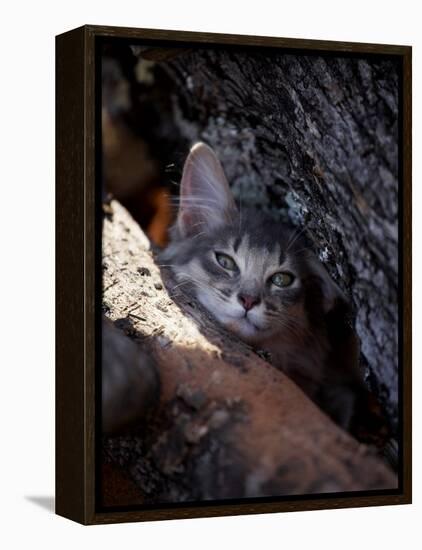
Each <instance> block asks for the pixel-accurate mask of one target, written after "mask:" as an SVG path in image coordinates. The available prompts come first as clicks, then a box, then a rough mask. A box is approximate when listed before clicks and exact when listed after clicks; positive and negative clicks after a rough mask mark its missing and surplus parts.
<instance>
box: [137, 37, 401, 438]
mask: <svg viewBox="0 0 422 550" xmlns="http://www.w3.org/2000/svg"><path fill="white" fill-rule="evenodd" d="M133 51H134V54H135V55H136V56H138V58H139V59H141V60H142V59H148V61H147V63H151V60H155V61H157V63H156V65H155V68H154V75H155V83H154V84H150V85H149V90H150V93H149V95H148V94H145V95H146V96H148V97H150V98H153V101H151V102H150V103H148V109H151V110H153V109H155V110H156V112H155V119H154V120H155V124H154V125H153V126H151V127H150V128H149V129H148V132H149V133H150V134H151V135H150V138H151V136H155V139H156V140H157V139H158V142H159V143H160V144H161V145H160V146H161V147H162V148H163V149H165V151H166V155H167V156H166V161H167V162H174V161H176V163H177V164H178V165H179V166H180V167H181V165H182V162H183V160H184V157H185V153H186V151H184V152H183V154H182V153H181V151H182V149H184V144H188V145H189V144H192V143H193V142H195V141H197V140H203V141H205V142H207V143H208V144H209V145H211V146H212V147H213V148H214V149H215V150H216V152H217V154H218V155H219V157H220V159H221V161H222V164H223V166H224V169H225V171H226V173H227V175H228V179H229V182H230V184H231V187H232V189H233V191H234V193H235V194H236V196H237V197H238V198H239V200H241V201H242V202H244V203H246V202H247V203H249V204H251V203H252V204H256V205H257V206H258V207H260V208H263V209H266V210H268V211H270V212H271V213H272V214H274V215H275V216H277V218H278V219H280V220H290V221H292V222H293V223H294V224H296V225H297V226H298V227H302V228H304V233H305V234H306V235H307V236H308V238H309V239H310V241H311V243H312V244H313V246H314V248H315V250H316V251H317V253H318V254H319V257H320V259H321V260H322V261H323V262H324V263H325V264H326V266H327V269H328V271H329V272H330V273H331V275H332V277H333V278H334V279H335V280H336V281H337V282H338V284H339V285H340V286H341V288H342V289H343V290H344V291H345V292H346V294H347V295H348V296H349V297H350V299H351V302H352V304H353V306H354V311H355V319H356V330H357V333H358V335H359V337H360V341H361V349H362V361H363V363H364V365H365V367H366V370H367V375H368V383H369V384H370V386H371V387H372V389H373V391H374V392H375V393H376V394H377V396H378V397H379V399H380V400H381V402H382V403H383V406H384V408H385V410H386V413H387V414H388V417H389V419H390V422H391V424H392V426H393V429H394V430H396V429H397V420H398V412H397V407H398V283H397V279H398V170H399V155H398V128H399V107H398V105H399V85H398V82H399V73H400V67H399V64H398V61H396V60H394V58H387V57H384V58H380V57H369V56H367V57H358V56H353V57H352V56H350V57H341V56H337V55H336V56H334V55H330V54H328V55H325V56H319V55H309V54H307V55H302V54H298V55H296V54H295V55H292V54H285V53H282V52H280V51H279V50H275V49H266V50H265V51H263V50H262V49H261V50H257V49H253V48H249V49H247V50H246V49H243V50H241V49H235V48H230V47H225V48H214V47H213V48H202V49H197V48H195V50H191V51H186V50H178V49H173V50H163V49H161V48H158V49H156V50H154V49H145V48H136V49H134V50H133ZM163 75H164V76H165V78H164V77H163ZM163 82H164V83H165V87H166V93H167V95H168V96H170V97H171V106H170V107H169V106H168V104H167V103H165V102H164V103H163V102H162V97H163V95H164V96H165V94H164V92H163V87H164V84H163ZM147 88H148V86H147ZM151 90H153V91H151ZM159 90H161V96H160V94H159ZM160 98H161V99H160ZM160 113H161V114H160ZM151 139H153V138H151ZM172 139H173V141H174V144H173V150H172V146H171V145H169V142H170V141H171V140H172ZM160 146H159V147H160ZM159 147H158V148H159Z"/></svg>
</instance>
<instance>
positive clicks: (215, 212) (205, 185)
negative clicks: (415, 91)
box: [177, 142, 236, 237]
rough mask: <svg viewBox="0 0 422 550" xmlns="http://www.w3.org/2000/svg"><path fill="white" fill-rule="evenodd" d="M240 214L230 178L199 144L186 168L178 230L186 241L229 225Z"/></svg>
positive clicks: (205, 146)
mask: <svg viewBox="0 0 422 550" xmlns="http://www.w3.org/2000/svg"><path fill="white" fill-rule="evenodd" d="M235 214H236V205H235V202H234V199H233V195H232V193H231V191H230V188H229V184H228V183H227V179H226V176H225V174H224V171H223V167H222V166H221V163H220V161H219V160H218V158H217V156H216V154H215V153H214V151H213V150H212V149H211V147H209V146H208V145H205V143H201V142H200V143H196V144H195V145H194V146H193V147H192V149H191V150H190V152H189V155H188V157H187V159H186V162H185V165H184V167H183V175H182V181H181V184H180V204H179V212H178V216H177V227H178V230H179V232H180V234H181V236H182V237H187V236H191V235H195V234H198V233H200V232H203V231H206V230H207V229H213V228H216V227H218V225H222V224H225V223H230V221H231V220H232V219H233V217H234V216H235Z"/></svg>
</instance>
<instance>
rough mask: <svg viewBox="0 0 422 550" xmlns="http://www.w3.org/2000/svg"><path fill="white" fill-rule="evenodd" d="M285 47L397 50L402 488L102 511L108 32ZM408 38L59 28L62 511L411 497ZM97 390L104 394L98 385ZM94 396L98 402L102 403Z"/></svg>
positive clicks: (84, 514) (270, 507) (197, 512)
mask: <svg viewBox="0 0 422 550" xmlns="http://www.w3.org/2000/svg"><path fill="white" fill-rule="evenodd" d="M105 38H107V39H126V40H127V39H131V40H135V41H136V40H137V41H139V40H147V41H148V42H154V41H156V42H157V43H162V42H163V41H171V42H180V43H189V44H190V45H191V47H195V46H200V45H201V44H215V45H237V46H254V47H263V48H264V47H265V48H283V49H284V50H287V51H292V52H298V51H301V52H311V51H312V52H334V53H339V54H340V53H345V54H355V53H359V54H380V55H389V56H395V57H396V58H397V59H399V60H400V63H401V66H402V71H401V77H402V82H401V94H402V97H401V101H402V110H401V113H402V117H401V119H402V120H401V138H400V140H399V143H400V148H401V155H402V162H401V183H402V185H401V189H400V194H401V195H400V196H401V206H402V210H401V211H402V214H401V219H400V224H401V229H402V248H401V250H400V256H401V270H402V271H401V272H402V288H401V299H402V311H403V318H402V333H401V335H400V336H401V343H402V373H401V387H400V392H401V398H402V399H401V402H402V409H401V421H402V442H401V443H402V445H401V447H402V460H401V464H400V486H399V489H398V490H397V491H392V492H387V493H386V492H376V493H374V494H365V495H353V494H349V495H342V496H330V497H326V498H324V497H319V498H314V497H307V496H306V497H303V498H290V499H277V500H274V499H267V501H265V499H260V500H259V501H253V502H251V501H245V502H239V503H218V504H216V503H212V504H207V503H206V502H201V503H200V504H197V505H183V504H180V505H178V506H161V507H155V508H154V509H152V508H151V509H137V510H135V509H132V510H124V511H119V510H117V511H116V510H113V511H100V510H99V509H98V506H97V502H96V494H97V493H96V483H97V481H96V479H97V477H98V476H97V471H96V453H97V452H98V448H97V440H96V431H97V427H98V426H97V424H98V416H99V408H98V399H97V400H96V394H97V393H98V392H96V387H97V386H96V369H95V365H96V361H97V359H98V357H96V354H97V353H98V343H99V325H98V319H99V316H98V311H97V310H98V303H97V297H98V292H99V288H100V285H101V283H100V281H101V265H100V262H99V261H98V260H99V259H101V257H100V256H101V249H99V246H98V240H99V238H100V235H101V233H100V232H101V216H100V203H101V197H100V191H99V186H98V185H97V184H96V177H97V176H98V174H96V167H97V166H98V165H99V151H98V141H99V136H98V124H96V120H98V117H99V115H100V112H99V106H98V104H96V101H95V97H96V86H98V82H99V74H100V73H99V71H100V64H99V58H98V48H97V45H98V43H99V42H100V41H101V40H103V39H105ZM411 67H412V50H411V47H409V46H391V45H378V44H360V43H347V42H330V41H319V40H318V41H317V40H298V39H288V38H269V37H258V36H236V35H225V34H209V33H192V32H180V31H167V30H148V29H135V28H118V27H102V26H92V25H87V26H84V27H80V28H78V29H74V30H71V31H69V32H66V33H64V34H61V35H59V36H57V37H56V237H57V239H56V288H57V301H56V513H57V514H59V515H61V516H64V517H66V518H69V519H72V520H74V521H77V522H79V523H82V524H101V523H115V522H130V521H145V520H160V519H176V518H194V517H206V516H223V515H236V514H256V513H267V512H282V511H298V510H317V509H325V508H346V507H358V506H380V505H391V504H406V503H410V502H411V494H412V490H411V487H412V481H411V479H412V463H411V455H412V442H411V430H412V418H411V409H412V404H411V379H412V372H411V328H412V327H411V322H412V321H411V284H412V283H411V272H412V270H411V261H412V257H411V172H412V166H411V164H412V159H411V140H412V135H411V120H412V108H411V105H412V83H411V79H412V69H411ZM97 397H98V395H97ZM96 401H97V403H96Z"/></svg>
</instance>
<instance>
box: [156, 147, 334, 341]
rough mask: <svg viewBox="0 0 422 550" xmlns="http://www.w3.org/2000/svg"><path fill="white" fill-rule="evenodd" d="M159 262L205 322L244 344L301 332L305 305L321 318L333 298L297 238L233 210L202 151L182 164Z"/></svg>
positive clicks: (209, 154)
mask: <svg viewBox="0 0 422 550" xmlns="http://www.w3.org/2000/svg"><path fill="white" fill-rule="evenodd" d="M161 259H162V260H163V264H164V265H169V266H170V267H171V269H172V271H173V273H174V275H175V276H176V279H177V280H178V281H179V283H178V284H180V286H182V287H183V285H185V288H187V289H190V290H191V291H193V293H194V294H195V296H196V298H197V299H198V301H199V302H200V303H201V304H202V305H203V306H204V307H205V308H206V309H207V310H208V311H209V312H210V313H211V314H212V315H213V317H215V318H216V319H217V320H218V321H219V322H220V323H221V324H222V325H223V326H224V327H225V328H227V329H228V330H230V331H231V332H234V333H235V334H236V335H238V336H239V337H240V338H242V339H243V340H245V341H247V342H250V343H252V344H259V343H260V342H261V341H264V340H265V339H267V338H268V337H271V336H275V335H283V334H286V333H288V334H297V333H298V332H300V331H304V330H305V331H306V330H307V328H308V325H309V320H310V319H309V316H310V315H311V314H312V311H310V309H312V307H311V308H310V305H311V306H315V304H318V305H319V306H320V309H321V311H322V310H325V309H326V308H327V306H329V302H330V301H332V300H333V299H334V298H335V296H334V294H335V292H336V287H335V285H334V284H333V283H332V285H331V284H330V282H329V281H330V280H329V278H328V275H327V274H326V272H325V270H324V268H323V267H322V265H321V264H319V262H317V260H316V259H315V257H314V256H313V255H312V253H311V252H310V250H309V249H308V247H307V246H306V243H305V242H304V241H303V238H302V237H301V234H300V230H299V231H297V230H296V231H292V230H290V229H289V228H287V227H285V226H283V225H281V224H279V223H276V222H274V221H272V220H271V219H268V218H267V217H265V216H264V215H262V214H259V213H257V212H254V211H250V210H247V209H242V210H238V209H237V207H236V205H235V203H234V200H233V197H232V195H231V192H230V190H229V187H228V184H227V182H226V180H225V176H224V173H223V171H222V168H221V165H220V163H219V161H218V159H217V158H216V157H215V155H214V153H213V151H212V150H211V149H210V148H209V147H207V146H205V145H203V144H199V145H197V146H195V147H194V148H193V150H192V151H191V153H190V155H189V157H188V159H187V161H186V164H185V168H184V173H183V178H182V185H181V196H180V206H179V212H178V218H177V222H176V226H175V228H174V230H173V239H172V242H171V244H170V245H169V247H168V248H167V249H166V250H165V251H164V253H163V254H162V256H161ZM309 293H313V300H312V304H311V301H310V300H309ZM313 310H314V311H315V307H313Z"/></svg>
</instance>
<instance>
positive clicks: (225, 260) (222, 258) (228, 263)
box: [215, 252, 237, 271]
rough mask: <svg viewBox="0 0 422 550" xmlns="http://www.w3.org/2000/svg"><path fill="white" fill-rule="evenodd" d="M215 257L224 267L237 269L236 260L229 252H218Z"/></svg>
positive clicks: (229, 269)
mask: <svg viewBox="0 0 422 550" xmlns="http://www.w3.org/2000/svg"><path fill="white" fill-rule="evenodd" d="M215 258H216V260H217V262H218V263H219V264H220V265H221V267H223V268H224V269H227V270H228V271H236V270H237V265H236V262H235V261H234V260H233V258H230V256H228V255H227V254H222V253H221V252H216V253H215Z"/></svg>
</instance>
